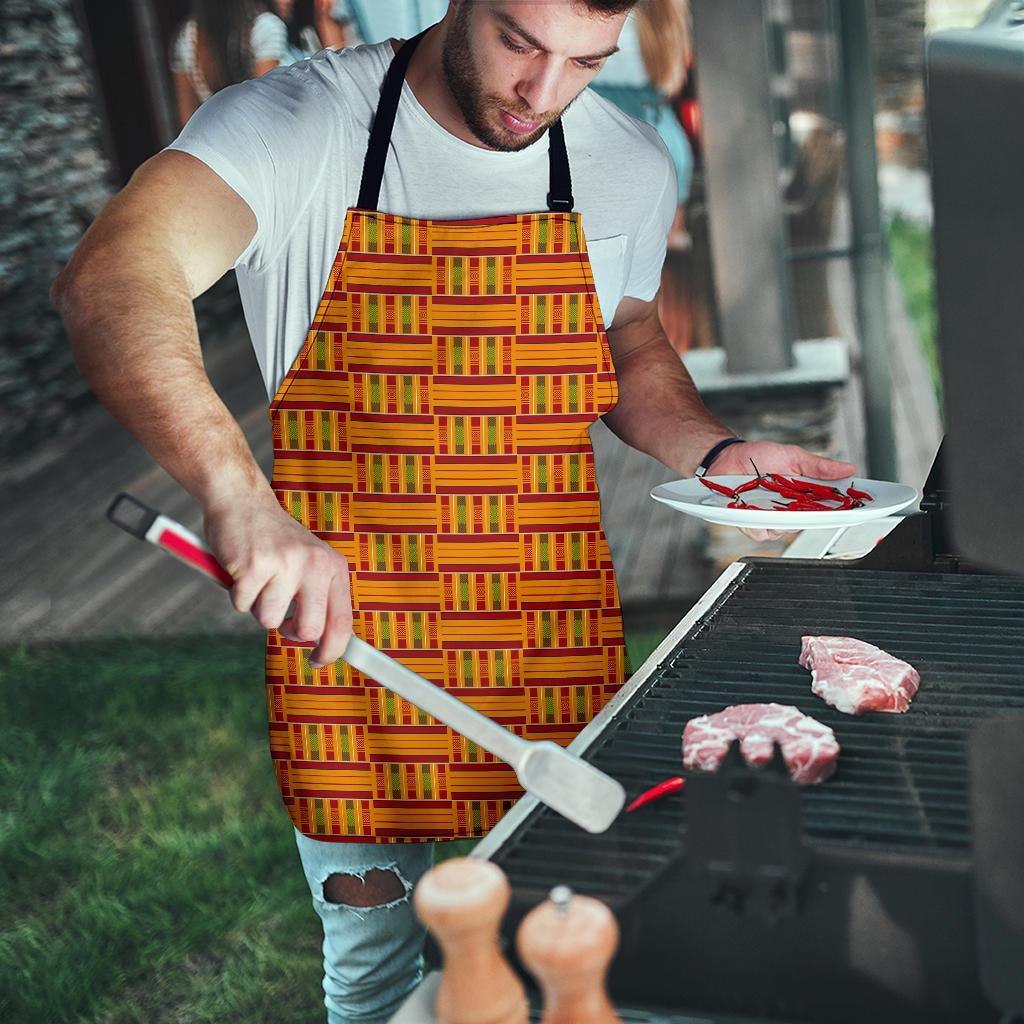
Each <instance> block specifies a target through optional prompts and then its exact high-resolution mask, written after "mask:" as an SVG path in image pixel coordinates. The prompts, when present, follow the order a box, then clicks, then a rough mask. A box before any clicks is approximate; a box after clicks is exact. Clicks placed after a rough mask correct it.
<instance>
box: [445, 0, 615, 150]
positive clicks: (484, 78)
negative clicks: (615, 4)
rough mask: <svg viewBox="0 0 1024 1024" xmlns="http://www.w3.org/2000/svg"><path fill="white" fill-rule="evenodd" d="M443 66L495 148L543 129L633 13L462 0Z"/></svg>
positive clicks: (552, 0)
mask: <svg viewBox="0 0 1024 1024" xmlns="http://www.w3.org/2000/svg"><path fill="white" fill-rule="evenodd" d="M449 16H450V17H451V19H452V20H451V22H450V24H449V27H448V34H447V37H446V38H445V44H444V52H443V67H444V75H445V79H446V81H447V83H448V88H449V89H450V91H451V94H452V96H453V97H454V98H455V102H456V103H457V104H458V106H459V109H460V111H461V112H462V116H463V117H464V118H465V120H466V124H467V125H468V126H469V129H470V131H471V132H473V134H474V135H475V136H476V137H477V138H478V139H479V140H480V141H481V142H482V143H484V145H486V146H489V147H490V148H492V149H502V150H515V149H524V148H525V147H526V146H529V145H530V143H532V142H535V141H536V140H537V139H538V138H539V137H540V136H541V135H543V134H544V132H545V130H546V129H547V128H548V126H549V125H550V124H551V123H552V122H553V121H556V120H557V119H558V117H559V116H560V115H561V113H562V111H563V110H565V108H566V107H567V106H568V105H569V104H570V103H571V102H572V101H573V100H574V99H575V98H576V97H577V96H578V95H579V94H580V92H582V90H583V89H584V87H585V86H586V85H587V83H588V82H589V81H590V80H591V79H592V78H593V77H594V76H595V75H596V74H597V72H598V71H600V70H601V67H602V66H603V64H604V60H605V58H606V57H607V56H609V55H610V54H611V53H613V52H614V51H615V50H616V49H617V48H618V47H617V45H616V44H617V42H618V38H619V31H620V30H621V28H622V23H623V22H624V21H625V20H626V14H625V13H622V14H617V15H611V16H607V15H606V16H599V15H596V14H594V13H593V12H591V11H590V10H588V9H587V7H586V6H585V5H584V4H582V3H572V2H571V0H549V2H546V3H536V2H535V0H459V3H458V6H457V7H455V9H454V10H453V11H450V12H449Z"/></svg>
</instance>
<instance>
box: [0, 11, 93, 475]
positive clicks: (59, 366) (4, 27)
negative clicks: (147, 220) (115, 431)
mask: <svg viewBox="0 0 1024 1024" xmlns="http://www.w3.org/2000/svg"><path fill="white" fill-rule="evenodd" d="M112 191H113V186H112V182H111V178H110V168H109V165H108V163H107V160H106V158H105V156H104V153H103V145H102V138H101V129H100V121H99V117H98V113H97V107H96V103H95V96H94V92H93V84H92V81H91V79H90V75H89V69H88V66H87V65H86V62H85V52H84V47H83V42H82V36H81V33H80V31H79V29H78V27H77V25H76V24H75V21H74V18H73V17H72V14H71V2H70V0H0V224H2V230H0V459H5V460H6V459H9V458H11V457H14V456H16V455H17V454H19V453H22V452H24V451H25V450H26V449H28V448H31V447H33V446H34V445H36V444H38V443H40V442H42V441H44V440H45V439H47V438H49V437H52V436H54V435H55V434H59V433H61V432H63V431H66V430H69V429H71V428H72V427H73V426H74V424H75V423H76V422H77V420H78V418H79V417H80V415H81V413H82V411H83V409H84V408H86V407H88V405H89V404H90V403H91V398H90V395H89V392H88V388H87V386H86V384H85V382H84V381H83V380H82V379H81V377H80V376H79V374H78V372H77V370H76V368H75V365H74V361H73V359H72V357H71V352H70V350H69V349H68V345H67V342H66V340H65V338H64V333H63V330H62V327H61V324H60V320H59V319H58V317H57V315H56V313H54V311H53V310H52V308H51V307H50V302H49V287H50V283H51V282H52V281H53V279H54V277H55V276H56V274H57V272H58V271H59V269H60V268H61V267H62V266H63V264H64V263H65V262H66V260H67V258H68V256H69V254H70V253H71V250H72V249H73V248H74V246H75V244H76V242H77V241H78V239H79V238H80V237H81V235H82V232H83V231H84V229H85V228H86V227H87V226H88V224H89V222H90V221H91V220H92V218H93V217H94V216H95V215H96V213H97V211H98V210H99V209H100V207H101V206H102V205H103V204H104V203H105V202H106V200H107V198H108V197H109V196H110V195H111V193H112Z"/></svg>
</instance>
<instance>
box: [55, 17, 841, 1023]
mask: <svg viewBox="0 0 1024 1024" xmlns="http://www.w3.org/2000/svg"><path fill="white" fill-rule="evenodd" d="M631 6H632V3H630V2H628V0H551V2H550V3H544V4H538V3H535V2H530V0H494V2H476V3H472V2H469V0H450V4H449V8H448V11H447V13H446V15H445V17H444V19H443V20H442V21H441V22H440V23H439V24H437V25H435V26H433V27H432V28H431V29H430V30H428V31H427V32H426V33H425V34H423V35H422V37H416V38H415V39H413V40H410V41H408V42H407V43H406V44H405V45H404V46H401V47H399V44H398V43H397V42H394V41H391V42H387V43H382V44H379V45H376V46H368V47H360V48H357V49H354V50H348V51H345V52H343V53H326V54H323V55H321V56H319V57H318V58H316V59H314V60H312V61H305V62H302V63H301V64H298V65H295V66H294V67H292V68H288V69H284V70H281V71H278V72H275V73H273V74H271V75H269V76H267V77H265V78H263V79H260V80H258V81H256V82H250V83H246V84H244V85H240V86H238V87H235V88H232V89H229V90H226V91H225V92H223V93H221V94H218V95H217V96H215V97H214V98H213V99H212V100H211V101H210V102H209V103H207V104H205V105H204V106H203V107H202V108H201V109H200V111H199V112H198V114H197V115H196V117H194V118H193V119H192V121H191V122H190V123H189V125H188V127H187V128H186V129H185V131H184V132H183V133H182V135H181V137H180V138H179V139H178V140H177V141H176V142H175V143H174V145H173V146H172V147H171V148H170V149H168V150H167V151H165V152H163V153H160V154H158V155H157V156H156V157H154V158H153V159H152V160H150V161H149V162H148V163H147V164H146V165H145V166H144V167H142V168H141V169H140V170H139V171H138V172H137V174H136V175H135V176H134V177H133V179H132V181H131V182H130V183H129V185H128V186H127V187H126V188H125V189H124V191H123V192H122V193H121V194H120V195H118V196H117V197H115V199H114V200H113V201H112V202H111V203H110V205H109V206H108V207H107V209H106V210H104V212H103V213H102V214H101V215H100V217H99V218H98V219H97V221H96V223H95V224H94V225H93V226H92V227H91V228H90V230H89V232H88V233H87V234H86V236H85V238H84V239H83V241H82V243H81V244H80V246H79V248H78V250H77V251H76V253H75V254H74V256H73V258H72V260H71V262H70V264H69V266H68V268H67V270H66V271H65V272H64V273H63V274H62V275H61V277H60V278H59V280H58V281H57V283H56V285H55V289H54V298H55V302H56V304H57V305H58V307H59V308H60V309H61V311H62V313H63V315H64V318H65V322H66V324H67V327H68V332H69V335H70V337H71V340H72V345H73V347H74V351H75V354H76V358H77V359H78V362H79V365H80V366H81V368H82V371H83V373H84V374H85V375H86V377H87V378H88V380H89V381H90V383H91V385H92V387H93V389H94V390H95V392H96V393H97V394H98V395H99V397H100V398H101V400H102V401H104V403H105V404H106V405H107V406H108V407H109V408H110V409H111V410H112V411H113V413H114V414H115V415H117V416H118V417H119V418H120V419H121V420H122V421H123V422H125V423H126V424H127V425H128V426H129V428H130V429H132V430H133V431H134V433H135V434H136V435H137V436H138V437H139V438H140V440H141V441H142V443H143V444H145V445H146V447H147V448H148V449H149V451H150V452H151V453H152V454H153V456H154V457H155V458H156V459H157V460H158V461H159V462H160V463H161V464H162V465H163V466H164V467H165V468H166V469H167V470H168V471H169V472H170V473H171V474H172V475H173V476H174V477H175V478H176V479H178V480H179V481H180V482H181V483H182V485H183V486H184V487H185V488H186V489H188V490H189V491H190V492H191V493H192V494H193V495H195V497H196V498H197V499H198V500H199V502H200V503H201V505H202V508H203V515H204V528H205V532H206V536H207V539H208V540H209V542H210V544H211V545H212V547H213V549H214V551H215V552H216V554H217V556H218V557H219V559H220V561H221V562H222V563H223V564H224V565H225V567H226V568H227V569H228V571H229V572H230V573H231V575H232V577H233V578H234V580H235V584H234V587H233V589H232V592H231V597H232V601H233V603H234V606H235V607H236V608H237V609H238V610H239V611H241V612H251V613H252V614H253V615H254V616H255V617H256V619H257V620H258V621H259V622H260V623H261V625H263V626H265V627H266V628H267V629H268V639H267V695H268V710H269V715H270V730H271V749H272V753H273V755H274V763H275V768H276V770H277V773H278V781H279V784H280V787H281V792H282V797H283V799H284V802H285V805H286V807H287V808H288V811H289V814H290V816H291V819H292V822H293V824H294V825H295V828H296V842H297V844H298V847H299V852H300V855H301V858H302V862H303V867H304V869H305V873H306V876H307V880H308V882H309V885H310V889H311V892H312V894H313V901H314V906H315V908H316V911H317V913H318V914H319V915H320V918H321V920H322V922H323V926H324V932H325V940H324V967H325V978H324V989H325V993H326V998H325V1003H326V1006H327V1008H328V1019H329V1021H331V1022H333V1024H339V1022H342V1021H370V1020H381V1019H386V1018H387V1016H388V1015H389V1014H390V1013H391V1012H392V1011H393V1010H394V1009H395V1007H396V1006H397V1005H398V1004H399V1003H400V1002H401V1001H402V999H403V998H404V997H405V995H406V994H407V993H408V991H409V990H410V988H411V987H412V986H413V985H414V984H415V982H416V980H417V970H418V964H417V957H418V954H419V949H420V946H421V943H422V933H421V932H420V931H419V930H418V928H417V926H416V923H415V920H414V919H413V916H412V914H411V911H410V907H409V901H408V893H409V892H410V891H411V888H412V886H413V885H414V884H415V882H416V880H417V879H418V878H419V877H420V875H422V873H423V872H424V871H425V870H426V869H427V868H428V867H429V865H430V863H431V859H432V843H433V841H436V840H444V839H455V838H465V837H476V836H479V835H482V834H484V833H485V832H486V831H487V829H488V828H489V827H491V826H492V825H493V824H494V822H495V821H496V820H497V819H498V817H500V815H501V814H502V813H503V812H504V811H505V810H506V809H507V808H508V807H509V806H510V805H511V804H512V802H513V801H514V800H515V799H516V798H517V796H518V795H519V792H520V791H519V790H518V789H517V788H516V786H515V781H514V777H513V776H512V774H511V772H510V770H509V769H508V768H507V767H506V766H504V765H502V764H500V763H495V761H494V759H493V758H492V757H490V755H487V754H486V753H484V752H482V751H480V750H479V749H477V748H475V747H474V746H473V745H472V744H470V743H468V742H467V741H465V740H464V739H463V738H461V737H459V736H457V735H456V734H454V733H452V732H451V731H450V730H447V729H446V728H444V727H443V726H439V725H437V724H436V723H434V722H432V721H431V720H429V719H428V718H427V717H426V716H425V715H422V713H420V712H418V710H417V709H415V708H412V707H410V706H409V705H407V704H405V702H402V701H398V700H396V699H394V698H393V697H392V696H390V695H389V694H387V693H386V692H384V691H382V690H381V689H380V688H379V687H376V686H375V685H374V684H373V683H372V681H370V680H367V679H365V678H362V677H361V676H360V675H359V674H358V673H356V672H354V671H353V670H352V669H351V668H350V667H348V666H346V665H345V664H344V663H343V662H340V661H339V658H340V656H341V654H342V652H343V651H344V649H345V645H346V642H347V640H348V638H349V636H350V635H351V633H352V631H353V629H355V630H357V631H358V632H359V634H360V635H361V636H362V637H363V638H364V639H367V640H368V641H369V642H371V643H375V644H377V645H378V646H381V647H383V648H386V649H388V650H389V651H390V652H391V653H392V654H394V656H395V657H397V658H398V659H399V660H400V661H403V662H404V663H406V664H408V665H410V666H411V667H412V668H414V669H416V670H417V671H419V672H420V674H422V675H425V676H427V677H428V678H430V679H432V680H433V681H434V682H436V683H437V684H438V685H441V686H444V687H446V688H447V689H450V690H451V691H453V692H455V693H456V694H457V695H459V696H460V697H462V698H463V699H466V700H468V701H469V702H470V703H473V704H474V705H475V706H476V707H478V708H479V709H480V710H482V711H484V712H485V713H487V714H489V715H491V716H492V717H494V718H496V719H497V720H499V721H502V722H503V723H504V724H506V725H509V726H510V727H511V728H514V729H515V730H516V731H517V732H518V733H519V734H520V735H523V736H526V737H527V738H532V739H536V738H540V737H550V738H553V739H556V740H557V741H559V742H562V743H568V742H569V741H570V740H571V739H572V737H573V736H574V735H576V734H577V733H578V732H579V731H580V730H581V729H582V728H583V726H584V725H585V724H586V722H587V721H588V720H589V719H590V718H592V717H593V715H594V714H595V713H596V712H597V711H598V710H599V709H600V707H601V706H602V705H603V704H604V703H606V702H607V701H608V699H610V697H611V695H612V694H613V693H614V692H615V690H616V689H617V688H618V687H619V686H620V685H621V684H622V682H623V681H624V679H625V658H624V648H623V641H622V628H621V614H620V610H619V606H618V595H617V591H616V588H615V583H614V576H613V573H612V568H611V561H610V558H609V555H608V546H607V543H606V542H605V538H604V535H603V533H602V532H601V527H600V506H599V501H598V495H597V488H596V483H595V481H594V479H593V456H592V452H591V449H590V442H589V437H588V435H587V428H588V427H589V425H590V424H591V423H592V422H593V421H594V420H595V419H596V418H597V417H598V416H603V417H604V418H605V422H607V423H608V425H609V426H610V427H611V428H612V429H613V430H614V431H615V432H616V433H617V434H618V435H619V436H620V437H621V438H622V439H623V440H624V441H626V442H627V443H629V444H631V445H633V446H635V447H637V448H639V449H641V450H643V451H646V452H649V453H650V454H652V455H654V456H655V457H657V458H658V459H660V460H661V461H662V462H663V463H664V464H665V465H666V466H669V467H670V468H671V469H672V470H674V471H675V472H676V473H677V474H678V475H679V476H692V475H693V474H694V472H695V471H696V470H697V469H698V467H699V466H701V465H702V464H703V466H704V468H707V467H708V466H710V465H711V463H712V462H713V464H714V470H715V472H716V473H746V472H748V471H749V465H750V462H749V460H750V458H751V457H753V458H754V460H755V461H757V463H758V465H759V466H760V467H761V468H762V469H764V470H775V471H779V472H795V473H801V474H806V475H809V476H813V477H822V478H838V477H841V476H844V475H847V474H849V473H851V472H852V471H853V467H852V466H849V465H846V464H843V463H834V462H830V461H829V460H825V459H821V458H819V457H817V456H814V455H812V454H810V453H808V452H805V451H802V450H801V449H798V448H794V447H790V446H783V445H777V444H773V443H770V442H758V443H747V442H741V441H739V440H737V439H735V438H733V437H732V434H731V432H730V431H729V430H728V429H727V428H726V427H725V426H723V425H722V424H721V423H719V422H718V421H717V420H715V419H714V417H712V416H711V415H710V414H709V413H708V411H707V409H705V408H704V406H703V404H702V403H701V401H700V399H699V397H698V395H697V394H696V392H695V389H694V387H693V383H692V381H691V380H690V378H689V376H688V375H687V373H686V371H685V369H684V367H683V366H682V364H681V363H680V361H679V359H678V357H677V356H676V355H675V354H674V353H673V351H672V349H671V347H670V345H669V344H668V342H667V340H666V338H665V336H664V333H663V331H662V328H661V325H660V323H659V321H658V314H657V291H658V285H659V275H660V268H661V264H662V261H663V258H664V253H665V239H666V235H667V232H668V228H669V225H670V223H671V220H672V215H673V212H674V209H675V205H676V184H675V181H674V173H673V169H672V164H671V161H670V159H669V157H668V155H667V153H666V151H665V149H664V146H663V145H662V144H661V143H660V142H659V141H658V138H657V135H656V133H655V132H654V131H653V129H651V128H649V126H647V125H644V124H642V123H640V122H637V121H634V120H633V119H631V118H629V117H626V116H625V115H623V114H622V113H621V112H620V111H618V110H617V109H616V108H615V107H613V106H612V105H611V104H609V103H607V102H605V101H604V100H601V99H600V98H599V97H597V96H596V95H594V94H593V93H591V92H590V91H588V90H586V88H585V87H586V85H587V83H588V82H589V81H590V79H591V78H592V77H593V76H594V75H595V74H596V73H597V71H598V70H599V68H600V67H601V65H602V62H603V61H604V60H605V58H606V57H607V56H608V55H610V54H611V53H612V52H614V51H615V49H616V40H617V39H618V35H619V31H620V29H621V27H622V24H623V21H624V19H625V17H626V15H627V13H628V10H629V9H630V7H631ZM396 54H397V55H396ZM385 76H387V77H385ZM382 83H383V84H382ZM371 125H372V126H373V130H372V132H371ZM577 211H578V212H577ZM339 238H340V239H341V243H340V245H339V241H338V240H339ZM232 267H234V268H235V270H236V272H237V275H238V282H239V289H240V292H241V295H242V299H243V306H244V309H245V315H246V320H247V323H248V325H249V329H250V333H251V335H252V338H253V342H254V345H255V347H256V351H257V356H258V359H259V363H260V367H261V370H262V372H263V374H264V378H265V381H266V384H267V390H268V394H269V395H270V396H271V399H272V400H271V409H270V416H271V419H272V421H273V426H274V439H275V441H274V445H275V466H274V473H273V481H272V483H271V482H268V481H267V480H266V478H265V477H264V476H263V474H262V473H261V472H260V470H259V468H258V466H257V465H256V463H255V461H254V460H253V457H252V455H251V453H250V451H249V449H248V447H247V445H246V443H245V440H244V438H243V436H242V433H241V431H240V430H239V428H238V426H237V424H236V423H235V422H234V421H233V419H232V418H231V416H230V415H229V414H228V412H227V410H226V409H225V408H224V406H223V405H222V403H221V402H220V400H219V399H218V397H217V395H216V394H215V393H214V391H213V390H212V388H211V386H210V384H209V381H208V379H207V377H206V375H205V373H204V371H203V365H202V359H201V354H200V348H199V344H198V339H197V335H196V325H195V320H194V318H193V313H192V304H191V303H192V299H193V298H194V297H195V296H197V295H199V294H201V293H202V292H203V291H204V290H205V289H206V288H207V287H209V285H210V284H212V283H213V282H214V281H215V280H216V279H217V278H219V277H220V276H221V275H222V274H223V273H225V272H226V271H227V270H228V269H230V268H232ZM325 282H326V286H325ZM318 300H319V301H318ZM311 324H312V327H311V326H310V325H311ZM606 324H607V325H610V326H609V329H608V330H607V333H605V330H604V325H606ZM612 361H614V367H613V365H612ZM289 513H290V514H289ZM293 599H294V601H295V610H294V613H293V614H292V615H291V616H290V617H287V618H286V617H285V616H286V612H287V609H288V608H289V605H290V602H291V601H292V600H293ZM390 844H395V845H390Z"/></svg>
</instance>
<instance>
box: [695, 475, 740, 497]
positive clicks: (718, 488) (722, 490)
mask: <svg viewBox="0 0 1024 1024" xmlns="http://www.w3.org/2000/svg"><path fill="white" fill-rule="evenodd" d="M699 479H700V482H701V483H702V484H703V485H704V486H705V487H707V488H708V489H710V490H712V491H715V492H717V493H718V494H724V495H725V496H726V497H727V498H735V497H736V492H735V491H733V490H731V489H730V488H728V487H726V486H724V485H723V484H716V483H715V481H714V480H709V479H708V478H707V477H706V476H702V477H699Z"/></svg>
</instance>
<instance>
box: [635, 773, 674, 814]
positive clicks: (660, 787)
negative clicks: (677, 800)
mask: <svg viewBox="0 0 1024 1024" xmlns="http://www.w3.org/2000/svg"><path fill="white" fill-rule="evenodd" d="M685 785H686V779H680V778H675V779H666V780H665V781H664V782H659V783H658V784H657V785H656V786H652V787H651V788H650V789H648V790H647V791H646V792H644V793H641V794H640V795H639V796H638V797H637V798H636V799H635V800H634V801H633V802H632V803H631V804H630V805H629V806H628V807H627V808H626V813H627V814H628V813H629V812H630V811H635V810H636V809H637V808H638V807H643V805H644V804H649V803H650V802H651V801H652V800H659V799H660V798H661V797H663V796H667V795H668V794H669V793H675V792H677V791H678V790H680V789H682V788H683V786H685Z"/></svg>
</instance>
